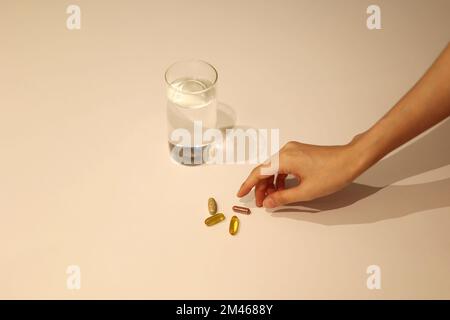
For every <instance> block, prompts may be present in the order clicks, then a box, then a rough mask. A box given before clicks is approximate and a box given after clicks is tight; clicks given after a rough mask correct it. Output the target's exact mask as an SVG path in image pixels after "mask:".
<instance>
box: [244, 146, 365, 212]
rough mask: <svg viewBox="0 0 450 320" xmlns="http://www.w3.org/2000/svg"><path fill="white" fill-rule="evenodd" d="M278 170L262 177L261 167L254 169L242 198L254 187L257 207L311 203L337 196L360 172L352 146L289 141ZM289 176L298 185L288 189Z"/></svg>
mask: <svg viewBox="0 0 450 320" xmlns="http://www.w3.org/2000/svg"><path fill="white" fill-rule="evenodd" d="M276 156H279V168H278V173H277V175H276V177H275V175H263V174H262V173H261V168H268V167H270V164H262V165H259V166H257V167H256V168H254V169H253V171H252V172H251V173H250V175H249V176H248V178H247V179H246V180H245V181H244V183H243V184H242V186H241V188H240V189H239V191H238V193H237V196H238V197H243V196H245V195H246V194H248V193H249V192H250V191H251V190H252V188H253V187H255V199H256V205H257V206H258V207H261V206H264V207H266V208H274V207H277V206H280V205H284V204H288V203H292V202H297V201H309V200H312V199H315V198H318V197H322V196H325V195H328V194H331V193H334V192H336V191H338V190H340V189H342V188H343V187H345V186H346V185H348V184H349V183H350V182H352V181H353V179H355V178H356V177H357V176H358V175H359V173H360V172H361V170H360V167H361V165H360V163H361V161H360V158H359V157H358V154H357V152H356V149H355V148H353V144H352V143H350V144H348V145H343V146H316V145H310V144H303V143H300V142H295V141H292V142H288V143H287V144H285V145H284V146H283V147H282V148H281V150H280V151H279V153H278V155H276ZM288 174H291V175H293V176H294V177H295V178H296V179H297V180H298V182H299V184H298V185H297V186H295V187H292V188H286V187H285V179H286V177H287V175H288Z"/></svg>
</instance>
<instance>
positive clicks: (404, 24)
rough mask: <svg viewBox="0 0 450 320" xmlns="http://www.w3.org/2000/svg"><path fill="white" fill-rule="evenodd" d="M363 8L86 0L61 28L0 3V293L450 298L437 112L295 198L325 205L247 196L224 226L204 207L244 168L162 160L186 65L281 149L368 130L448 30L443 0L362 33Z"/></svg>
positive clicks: (400, 8)
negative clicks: (374, 276)
mask: <svg viewBox="0 0 450 320" xmlns="http://www.w3.org/2000/svg"><path fill="white" fill-rule="evenodd" d="M372 2H373V1H365V0H364V1H293V0H292V1H285V0H283V1H273V0H272V1H235V0H233V1H217V0H212V1H199V0H192V1H120V2H119V1H117V2H114V3H113V2H112V1H87V0H78V1H77V4H78V5H79V6H80V8H81V12H82V15H81V17H82V20H81V21H82V24H81V30H75V31H69V30H67V28H66V19H67V17H68V15H67V14H66V12H65V11H66V7H67V5H68V3H66V2H61V1H2V3H1V4H0V8H1V10H0V217H1V223H0V298H73V299H79V298H139V299H141V298H153V299H163V298H179V299H181V298H193V299H197V298H206V299H210V298H213V299H216V298H234V299H241V298H255V299H259V298H264V299H303V298H337V299H341V298H357V299H365V298H369V299H378V298H388V299H389V298H447V299H448V298H450V271H449V270H450V232H449V227H450V197H449V194H450V193H449V191H450V166H449V164H450V150H449V149H450V148H449V144H448V138H449V137H450V123H449V122H448V121H447V122H446V123H444V124H442V125H441V126H440V127H437V128H436V129H435V130H433V131H431V132H429V133H427V134H425V135H424V136H422V137H421V138H419V139H417V140H415V141H413V142H412V143H411V144H410V145H409V146H407V147H405V148H404V149H402V150H400V151H399V152H397V153H395V154H394V155H392V156H391V157H389V158H387V159H385V160H384V161H383V162H382V163H380V164H379V165H377V166H376V167H374V168H372V170H371V171H369V172H367V173H366V174H365V175H363V176H362V177H360V178H359V179H358V180H357V181H356V182H357V183H358V184H353V185H351V186H350V187H349V188H348V189H346V190H344V191H343V192H341V193H339V194H337V195H335V196H333V197H331V198H327V199H321V200H318V201H315V202H313V203H309V204H308V203H307V204H305V206H307V207H308V206H309V207H310V208H313V209H319V210H321V212H318V213H308V212H299V211H301V209H300V207H289V208H287V209H286V208H285V209H284V210H283V212H268V211H266V210H265V209H262V208H255V206H254V203H253V202H252V198H251V197H248V198H246V199H245V201H247V202H245V204H246V205H249V206H250V207H252V210H253V213H252V215H250V216H240V218H241V229H240V232H239V234H238V235H237V236H235V237H232V236H230V235H229V234H228V223H226V222H224V223H221V224H219V225H216V226H214V227H211V228H207V227H206V226H205V225H204V223H203V220H204V218H206V217H207V215H208V213H207V199H208V198H209V197H210V196H214V197H215V198H216V199H217V201H218V204H219V210H221V211H224V213H225V214H226V215H227V220H228V221H229V218H230V217H231V215H232V212H231V210H230V209H231V206H232V205H234V204H240V203H241V202H240V201H239V200H238V199H237V198H236V197H235V193H236V191H237V189H238V188H239V186H240V184H241V182H242V181H243V179H244V178H245V177H246V176H247V174H248V173H249V170H250V169H251V168H252V166H251V165H223V166H199V167H183V166H178V165H175V164H173V163H172V162H170V161H169V158H168V148H167V141H166V127H165V126H166V122H165V121H166V120H165V89H164V80H163V74H164V71H165V69H166V67H167V66H168V65H170V64H171V63H172V62H174V61H177V60H180V59H186V58H199V59H204V60H206V61H209V62H211V63H212V64H213V65H214V66H215V67H216V68H217V69H218V72H219V99H220V101H221V102H222V103H225V104H227V105H229V106H230V107H231V108H232V109H233V110H234V111H235V112H236V115H237V125H246V126H251V127H254V128H279V129H280V134H281V143H285V142H287V141H289V140H300V141H303V142H307V143H314V144H340V143H346V142H347V141H349V140H350V139H351V137H353V136H354V135H355V134H357V133H359V132H361V131H363V130H365V129H367V128H368V127H369V126H370V125H371V124H373V123H374V122H375V121H376V120H377V119H378V118H379V117H380V116H381V115H383V114H384V113H385V112H386V111H387V110H388V109H389V108H390V107H391V106H392V105H393V104H394V103H395V102H396V101H397V100H398V99H399V98H400V97H401V96H402V95H403V94H404V93H405V92H406V91H407V90H408V89H409V88H410V87H411V86H412V85H413V84H414V83H415V81H416V80H417V79H418V78H419V77H420V76H421V75H422V74H423V72H424V71H425V70H426V68H427V67H428V66H429V65H430V64H431V63H432V61H433V60H434V59H435V57H436V56H437V55H438V54H439V52H440V51H441V50H442V49H443V48H444V47H445V45H446V44H447V43H448V41H449V38H450V37H449V35H450V19H449V16H448V14H449V12H450V2H449V1H445V0H443V1H398V0H397V1H381V0H379V1H376V3H377V4H378V5H380V7H381V10H382V30H372V31H371V30H368V29H367V27H366V18H367V14H366V8H367V6H368V5H370V4H372ZM384 184H388V186H387V187H385V188H383V189H378V188H377V187H379V186H382V185H384ZM375 191H377V192H375ZM69 265H78V266H79V267H80V268H81V289H80V290H68V289H67V287H66V280H67V274H66V268H67V267H68V266H69ZM369 265H378V266H379V267H380V268H381V272H382V273H381V274H382V282H381V283H382V288H381V290H368V288H367V287H366V279H367V277H368V274H366V268H367V267H368V266H369Z"/></svg>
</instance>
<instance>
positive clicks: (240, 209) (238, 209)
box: [232, 206, 252, 214]
mask: <svg viewBox="0 0 450 320" xmlns="http://www.w3.org/2000/svg"><path fill="white" fill-rule="evenodd" d="M232 209H233V211H234V212H238V213H243V214H250V213H252V212H251V211H250V209H249V208H246V207H241V206H233V208H232Z"/></svg>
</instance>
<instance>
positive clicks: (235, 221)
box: [230, 216, 239, 236]
mask: <svg viewBox="0 0 450 320" xmlns="http://www.w3.org/2000/svg"><path fill="white" fill-rule="evenodd" d="M238 230H239V218H238V217H236V216H233V217H232V218H231V221H230V234H231V235H232V236H234V235H235V234H236V233H237V232H238Z"/></svg>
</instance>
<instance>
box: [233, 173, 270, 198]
mask: <svg viewBox="0 0 450 320" xmlns="http://www.w3.org/2000/svg"><path fill="white" fill-rule="evenodd" d="M261 167H262V165H259V166H257V167H255V168H254V169H253V170H252V172H250V174H249V176H248V177H247V179H246V180H245V181H244V183H242V185H241V188H240V189H239V191H238V193H237V196H238V197H243V196H245V195H246V194H248V193H249V192H250V191H251V190H252V188H253V187H254V186H255V185H256V184H257V183H258V182H259V181H261V180H263V179H265V178H267V177H270V176H272V175H270V174H269V175H263V174H261Z"/></svg>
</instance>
